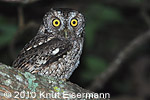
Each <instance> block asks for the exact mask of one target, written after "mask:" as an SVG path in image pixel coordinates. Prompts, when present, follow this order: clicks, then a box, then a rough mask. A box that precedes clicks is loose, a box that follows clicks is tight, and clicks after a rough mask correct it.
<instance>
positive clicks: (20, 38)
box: [0, 0, 150, 100]
mask: <svg viewBox="0 0 150 100" xmlns="http://www.w3.org/2000/svg"><path fill="white" fill-rule="evenodd" d="M6 1H7V2H6ZM10 1H11V0H10ZM26 1H30V0H22V2H19V0H14V1H11V2H9V0H3V1H0V62H2V63H4V64H7V65H10V66H11V64H12V62H13V60H14V59H15V58H16V56H17V55H18V54H19V51H20V50H21V49H22V48H23V47H24V45H25V44H26V43H27V42H28V41H29V40H31V39H32V38H33V37H34V36H35V35H36V33H37V31H38V28H39V26H40V24H41V22H42V18H43V16H44V14H45V13H46V12H47V11H49V9H50V8H52V7H53V8H73V9H76V10H79V11H80V12H82V13H83V14H84V15H85V18H86V34H85V43H84V49H83V54H82V57H81V61H80V65H79V67H78V68H77V69H76V70H75V72H74V73H73V75H72V76H71V78H70V81H71V82H73V83H75V84H78V85H79V86H81V87H83V88H86V89H90V90H92V91H94V92H97V93H101V92H102V93H105V92H106V93H110V95H111V99H112V100H113V99H114V100H150V85H149V84H150V67H149V66H150V52H149V51H150V41H149V38H150V35H147V34H150V32H149V27H150V2H149V1H147V0H89V1H88V0H72V1H71V0H57V1H56V0H41V1H35V0H31V1H33V2H30V3H28V2H26ZM34 1H35V2H34ZM25 2H26V3H25ZM134 40H135V41H136V42H135V43H134ZM132 44H133V45H132ZM118 55H119V58H118ZM116 59H118V60H116ZM118 61H120V63H118V64H117V63H116V62H118ZM102 75H103V76H102ZM101 77H103V79H101ZM97 79H99V81H97ZM103 81H104V82H103ZM94 84H97V85H94ZM100 84H101V86H100Z"/></svg>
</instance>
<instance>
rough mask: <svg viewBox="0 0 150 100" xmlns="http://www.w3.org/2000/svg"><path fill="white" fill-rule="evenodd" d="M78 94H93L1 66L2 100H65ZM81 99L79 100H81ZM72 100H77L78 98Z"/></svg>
mask: <svg viewBox="0 0 150 100" xmlns="http://www.w3.org/2000/svg"><path fill="white" fill-rule="evenodd" d="M48 93H49V94H48ZM77 93H92V92H90V91H88V90H85V89H83V88H81V87H79V86H78V85H76V84H73V83H71V82H69V81H65V80H59V79H55V78H52V77H43V76H39V75H33V74H31V73H29V72H22V71H19V70H17V69H15V68H13V67H10V66H7V65H4V64H0V100H6V99H7V100H20V98H22V99H23V100H26V99H27V100H45V99H48V100H64V99H67V97H69V96H70V94H77ZM6 95H8V97H7V96H6ZM24 95H25V96H24ZM46 95H48V96H47V97H46ZM17 97H18V98H17ZM64 97H66V98H64ZM69 98H70V97H69ZM81 98H82V97H81ZM81 98H78V99H79V100H81ZM87 99H88V98H87ZM93 99H94V98H93ZM71 100H77V98H74V99H71ZM85 100H86V99H85ZM90 100H91V98H90ZM94 100H95V99H94Z"/></svg>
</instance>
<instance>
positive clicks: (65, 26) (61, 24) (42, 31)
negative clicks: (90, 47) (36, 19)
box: [13, 8, 85, 79]
mask: <svg viewBox="0 0 150 100" xmlns="http://www.w3.org/2000/svg"><path fill="white" fill-rule="evenodd" d="M84 27H85V18H84V16H83V15H82V14H81V13H80V12H78V11H76V10H73V9H67V8H59V9H51V10H50V11H49V12H47V13H46V14H45V16H44V18H43V23H42V25H41V26H40V28H39V31H38V32H37V35H36V36H35V37H34V38H33V39H32V40H31V41H30V42H29V43H27V44H26V45H25V47H24V48H23V49H22V50H21V53H20V54H19V56H18V57H17V59H16V60H15V61H14V62H13V66H14V67H15V68H17V69H22V70H24V71H28V72H31V73H35V74H39V75H42V76H45V75H46V76H52V77H55V78H59V79H69V77H70V76H71V75H72V73H73V71H74V70H75V69H76V68H77V67H78V64H79V60H80V56H81V53H82V48H83V42H84V34H85V28H84Z"/></svg>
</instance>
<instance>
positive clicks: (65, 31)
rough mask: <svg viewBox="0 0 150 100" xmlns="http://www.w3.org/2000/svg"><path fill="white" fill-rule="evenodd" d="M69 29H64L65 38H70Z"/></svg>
mask: <svg viewBox="0 0 150 100" xmlns="http://www.w3.org/2000/svg"><path fill="white" fill-rule="evenodd" d="M68 32H69V31H68V29H64V35H65V38H68Z"/></svg>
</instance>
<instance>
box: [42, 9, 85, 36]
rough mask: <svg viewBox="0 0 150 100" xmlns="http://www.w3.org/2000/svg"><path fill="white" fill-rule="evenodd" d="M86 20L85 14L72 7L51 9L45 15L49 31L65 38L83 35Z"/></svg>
mask: <svg viewBox="0 0 150 100" xmlns="http://www.w3.org/2000/svg"><path fill="white" fill-rule="evenodd" d="M84 22H85V20H84V16H83V15H82V14H81V13H80V12H78V11H76V10H72V9H51V10H50V12H48V13H47V14H46V15H45V17H44V26H45V28H46V30H47V32H48V33H52V34H57V35H60V36H63V37H64V38H72V37H81V36H82V34H83V31H84V26H85V23H84Z"/></svg>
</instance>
